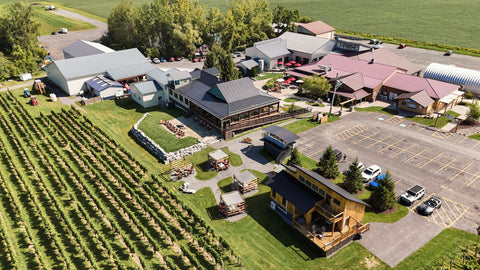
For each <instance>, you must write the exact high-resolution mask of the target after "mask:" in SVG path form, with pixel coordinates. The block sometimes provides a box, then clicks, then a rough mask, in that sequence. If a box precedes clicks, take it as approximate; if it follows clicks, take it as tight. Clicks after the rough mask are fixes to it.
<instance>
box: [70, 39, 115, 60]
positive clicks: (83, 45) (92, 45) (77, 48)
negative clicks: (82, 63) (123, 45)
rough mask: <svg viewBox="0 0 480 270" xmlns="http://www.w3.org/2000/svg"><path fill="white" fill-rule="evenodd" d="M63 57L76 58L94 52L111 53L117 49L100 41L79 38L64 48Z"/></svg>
mask: <svg viewBox="0 0 480 270" xmlns="http://www.w3.org/2000/svg"><path fill="white" fill-rule="evenodd" d="M62 51H63V58H64V59H68V58H75V57H82V56H88V55H94V54H101V53H109V52H114V51H115V50H113V49H110V48H109V47H107V46H105V45H102V44H100V43H96V42H91V41H86V40H79V41H76V42H74V43H72V44H70V45H68V46H67V47H65V48H63V49H62Z"/></svg>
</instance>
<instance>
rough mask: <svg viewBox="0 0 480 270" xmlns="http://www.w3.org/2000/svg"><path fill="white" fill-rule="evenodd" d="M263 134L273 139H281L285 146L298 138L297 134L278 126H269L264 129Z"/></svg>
mask: <svg viewBox="0 0 480 270" xmlns="http://www.w3.org/2000/svg"><path fill="white" fill-rule="evenodd" d="M264 130H265V132H267V133H270V134H272V135H274V136H275V137H277V138H279V139H281V140H282V141H284V142H285V143H286V144H289V143H291V142H294V141H296V140H297V139H299V138H300V137H298V136H297V134H295V133H293V132H291V131H290V130H288V129H286V128H283V127H280V126H269V127H267V128H265V129H264Z"/></svg>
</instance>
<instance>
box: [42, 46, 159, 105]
mask: <svg viewBox="0 0 480 270" xmlns="http://www.w3.org/2000/svg"><path fill="white" fill-rule="evenodd" d="M153 69H155V67H154V66H153V65H151V64H149V63H147V60H146V59H145V56H143V54H142V53H140V51H139V50H137V49H128V50H122V51H114V52H109V53H102V54H94V55H88V56H82V57H76V58H69V59H63V60H56V61H54V62H52V63H50V64H48V65H47V67H46V71H47V76H48V78H49V79H50V80H51V81H52V82H54V83H55V84H56V85H57V86H58V87H60V88H61V89H62V90H63V91H65V93H67V94H68V95H70V96H74V95H79V94H81V93H82V92H83V91H85V90H86V84H85V82H86V81H88V80H90V79H92V78H94V77H95V76H104V77H108V78H110V79H112V80H115V81H121V80H132V79H133V80H135V79H139V78H141V77H143V76H144V75H145V73H147V72H148V71H151V70H153Z"/></svg>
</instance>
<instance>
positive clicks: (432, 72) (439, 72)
mask: <svg viewBox="0 0 480 270" xmlns="http://www.w3.org/2000/svg"><path fill="white" fill-rule="evenodd" d="M423 77H425V78H430V79H435V80H439V81H443V82H447V83H453V84H457V85H461V86H462V90H465V91H471V92H475V93H480V71H477V70H473V69H466V68H461V67H456V66H454V65H443V64H438V63H431V64H430V65H428V67H427V69H426V70H425V72H424V74H423Z"/></svg>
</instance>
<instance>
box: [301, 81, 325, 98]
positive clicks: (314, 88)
mask: <svg viewBox="0 0 480 270" xmlns="http://www.w3.org/2000/svg"><path fill="white" fill-rule="evenodd" d="M331 88H332V85H331V84H330V82H329V81H328V79H327V78H325V77H324V76H318V75H313V76H312V77H305V78H304V79H303V84H302V90H303V91H306V92H307V93H306V94H307V96H309V97H310V98H313V99H317V98H320V97H322V96H325V95H326V94H327V93H328V91H329V90H330V89H331Z"/></svg>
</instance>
